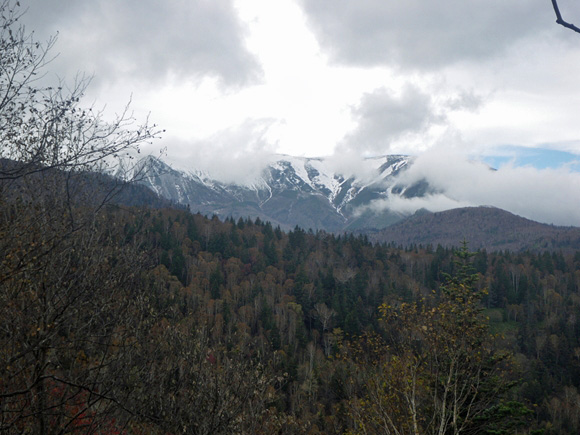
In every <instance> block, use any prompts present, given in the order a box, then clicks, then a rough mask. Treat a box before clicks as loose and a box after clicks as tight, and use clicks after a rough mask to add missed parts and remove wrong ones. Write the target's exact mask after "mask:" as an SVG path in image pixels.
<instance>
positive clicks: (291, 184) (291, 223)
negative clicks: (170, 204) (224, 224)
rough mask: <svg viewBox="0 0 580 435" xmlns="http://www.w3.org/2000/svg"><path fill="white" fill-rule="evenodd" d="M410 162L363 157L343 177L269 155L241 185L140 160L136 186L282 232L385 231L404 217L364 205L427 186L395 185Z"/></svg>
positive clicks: (320, 161)
mask: <svg viewBox="0 0 580 435" xmlns="http://www.w3.org/2000/svg"><path fill="white" fill-rule="evenodd" d="M412 161H413V158H412V157H409V156H402V155H390V156H383V157H376V158H368V159H365V160H364V162H363V164H364V165H365V166H366V168H363V169H362V170H361V171H360V172H361V173H364V174H365V175H364V176H363V175H358V176H356V175H353V176H344V175H342V174H340V173H338V172H337V171H336V170H334V169H333V164H332V162H331V161H329V160H327V159H324V158H305V157H291V156H285V155H277V156H273V158H272V159H271V161H270V162H269V164H267V165H266V166H265V167H264V168H263V170H262V171H261V172H260V173H256V174H255V175H254V176H253V177H252V178H251V179H246V180H245V181H243V182H236V183H232V182H224V181H219V180H218V179H217V178H216V177H212V176H211V174H209V173H207V172H203V171H201V170H199V169H196V168H191V169H187V170H183V169H182V170H178V169H174V168H172V167H171V166H169V165H167V164H166V163H164V162H163V161H161V160H159V159H154V158H151V157H147V158H145V159H143V160H142V162H141V167H142V169H144V170H143V177H142V180H141V182H142V183H143V184H145V185H146V186H148V187H149V188H151V189H152V190H153V191H155V192H156V193H157V194H158V195H160V196H162V197H165V198H168V199H170V200H172V201H175V202H178V203H181V204H184V205H187V206H188V207H189V208H190V210H191V211H192V212H200V213H202V214H207V215H213V214H215V215H217V216H219V217H220V218H222V219H225V218H227V217H230V216H232V217H234V218H236V219H237V218H239V217H244V218H246V217H251V218H256V217H259V218H260V219H262V220H267V221H270V222H272V223H273V224H275V225H276V224H278V225H280V226H281V227H282V228H293V227H295V226H296V225H298V226H300V227H302V228H312V229H323V230H327V231H342V230H347V229H362V228H384V227H386V226H388V225H390V224H392V223H394V222H396V221H399V220H400V219H401V218H403V216H402V215H400V214H398V213H394V212H391V211H388V210H387V211H383V212H381V214H380V215H377V214H376V213H370V212H368V210H367V212H365V206H368V205H370V204H371V203H372V202H373V201H375V200H381V199H386V198H388V197H389V195H401V196H408V195H414V196H416V195H421V194H422V193H424V190H425V188H426V187H427V186H420V185H416V186H408V187H406V186H400V185H397V184H396V181H395V180H396V177H395V176H396V175H397V174H398V173H400V172H401V171H404V170H405V169H406V168H407V167H409V165H410V164H411V163H412Z"/></svg>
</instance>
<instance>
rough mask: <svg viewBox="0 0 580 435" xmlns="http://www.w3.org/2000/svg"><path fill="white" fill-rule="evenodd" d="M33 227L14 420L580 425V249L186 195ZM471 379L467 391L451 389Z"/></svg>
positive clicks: (249, 425) (7, 402) (17, 427)
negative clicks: (394, 232)
mask: <svg viewBox="0 0 580 435" xmlns="http://www.w3.org/2000/svg"><path fill="white" fill-rule="evenodd" d="M3 207H5V206H3ZM3 212H4V213H6V212H7V210H6V208H3ZM4 216H6V215H4ZM4 222H6V221H4ZM27 224H28V225H29V224H30V222H28V223H27ZM4 228H5V230H6V227H4ZM27 228H30V227H27ZM12 231H15V230H12ZM58 231H61V230H60V229H59V230H58ZM4 234H6V233H4ZM27 234H28V233H27ZM89 234H90V235H92V236H95V235H98V236H99V237H96V238H92V237H91V238H90V239H91V241H90V242H89V238H88V237H87V236H88V235H89ZM13 237H16V235H15V236H13ZM17 237H18V239H17V240H18V243H15V242H16V239H14V238H12V239H11V243H10V246H12V247H13V248H12V249H9V248H8V246H7V245H6V244H5V245H3V246H4V247H3V251H2V252H3V263H2V265H3V275H2V276H3V278H2V298H3V300H2V307H3V308H2V347H1V348H2V366H1V373H2V377H1V379H2V384H1V386H2V393H1V394H2V408H1V416H0V417H1V424H2V427H3V429H4V430H5V431H7V432H8V433H22V432H27V431H32V432H38V430H39V428H40V427H42V428H43V429H42V430H43V431H45V433H53V432H54V433H57V432H58V433H60V432H61V431H64V432H73V433H87V432H89V433H115V431H117V432H118V433H127V434H131V433H182V432H184V431H185V432H186V433H337V434H339V433H392V432H389V431H388V427H389V424H390V425H391V429H392V428H393V427H398V428H399V430H401V433H435V432H437V430H438V428H439V426H440V425H441V424H444V427H446V431H445V433H513V432H514V431H515V430H516V429H515V428H516V427H517V428H518V429H517V430H519V433H535V432H533V430H535V429H545V433H576V432H577V430H578V428H579V427H580V426H579V425H580V417H579V416H580V412H579V411H580V405H579V403H580V395H579V394H578V391H577V388H578V383H579V382H580V362H579V357H578V355H579V352H580V351H579V349H580V343H579V335H580V334H579V333H580V327H579V325H578V321H577V312H578V305H579V303H580V302H579V301H580V289H579V283H580V273H579V270H580V253H577V254H575V255H562V254H559V253H553V254H550V253H544V254H541V255H536V254H532V253H521V254H517V255H514V254H510V253H507V252H506V253H486V252H485V251H479V252H477V253H476V254H475V255H474V256H473V257H470V256H469V255H467V251H466V250H465V249H462V248H460V249H459V251H458V252H459V257H457V255H455V256H454V255H453V253H452V251H451V250H448V249H443V248H441V247H438V248H433V247H412V248H408V249H400V248H396V247H389V246H385V245H376V246H373V245H371V244H370V243H369V242H368V241H367V240H366V239H365V238H363V237H354V236H352V235H344V236H333V235H328V234H325V233H316V234H313V233H311V232H305V231H304V230H302V229H299V228H296V229H295V230H294V231H291V232H288V233H284V232H282V231H280V230H279V229H278V228H272V226H271V225H270V224H269V223H264V222H260V221H252V220H244V219H240V220H238V221H234V220H231V219H230V220H228V221H226V222H221V221H219V220H218V219H217V218H214V219H208V218H205V217H203V216H201V215H191V214H189V213H187V212H185V211H178V210H172V209H161V210H147V209H145V210H137V209H125V210H124V209H118V208H112V209H108V208H107V209H106V211H103V212H102V213H101V214H100V215H99V219H97V221H95V226H94V228H93V229H91V231H90V232H88V233H87V232H85V231H82V232H78V233H75V235H71V236H70V237H67V238H65V239H64V240H60V241H59V243H58V244H57V245H51V239H54V237H53V236H52V235H50V234H45V235H42V234H36V235H35V236H34V237H30V238H28V236H27V238H25V236H24V233H19V234H18V236H17ZM49 246H50V248H48V247H49ZM33 252H34V256H32V255H33ZM31 256H32V257H31ZM454 259H455V260H459V262H458V263H457V262H454ZM470 264H471V265H472V266H473V271H470V266H469V265H470ZM10 271H11V272H10ZM472 272H473V273H475V274H476V276H474V275H473V274H472ZM447 273H449V274H451V275H450V276H452V277H454V278H445V277H446V276H447V275H446V274H447ZM442 284H445V286H444V287H442V286H441V285H442ZM475 352H476V353H477V355H478V357H477V358H472V357H469V358H467V359H465V358H466V356H467V355H471V354H472V353H475ZM455 356H456V357H457V358H455ZM452 357H453V358H452ZM454 364H455V366H454ZM453 367H455V368H456V369H457V371H453V370H452V369H453ZM448 370H451V371H449V372H447V371H448ZM441 372H444V373H452V374H453V375H452V376H451V375H449V376H450V378H449V379H450V380H451V381H452V382H447V383H446V382H443V381H441V379H442V378H441V376H442V375H441ZM437 373H440V374H439V375H437ZM378 379H382V381H381V382H377V380H378ZM473 379H476V382H474V383H471V380H473ZM395 380H396V382H397V383H398V384H395V383H394V381H395ZM456 385H463V387H464V388H467V387H469V394H468V395H467V396H466V397H464V398H463V399H462V401H461V402H460V401H458V402H457V403H455V404H454V405H453V406H452V405H451V400H450V396H448V397H447V399H446V400H447V404H446V405H444V404H443V396H441V397H440V398H439V399H433V397H432V395H433V394H435V393H437V394H443V393H444V392H445V391H451V387H452V386H453V387H455V386H456ZM410 386H412V387H413V388H411V387H410ZM410 397H414V398H416V404H415V405H414V408H410V407H409V406H408V401H407V399H409V398H410ZM467 410H470V413H468V412H467ZM445 412H447V416H446V417H445V416H444V414H445ZM454 412H455V413H456V414H455V419H456V420H455V422H454V420H453V419H450V418H451V417H452V416H453V415H454V414H453V413H454ZM386 416H388V417H389V418H391V419H393V421H392V422H391V423H388V420H385V418H386ZM458 422H461V424H462V425H464V426H465V427H464V428H463V430H459V429H457V428H456V427H455V426H453V425H454V424H459V423H458ZM520 423H521V424H520ZM414 424H415V425H416V430H415V429H414V426H413V425H414ZM40 425H41V426H40ZM510 425H514V426H513V427H512V426H510ZM493 430H496V431H497V432H493ZM502 430H504V432H502Z"/></svg>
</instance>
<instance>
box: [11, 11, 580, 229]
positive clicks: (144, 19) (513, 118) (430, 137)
mask: <svg viewBox="0 0 580 435" xmlns="http://www.w3.org/2000/svg"><path fill="white" fill-rule="evenodd" d="M20 3H21V4H22V6H23V7H25V8H28V12H27V13H26V15H25V16H24V18H23V21H24V22H25V23H26V25H27V28H28V29H29V30H34V31H35V37H36V38H37V39H40V40H45V39H46V38H48V37H49V36H50V35H54V34H56V33H57V32H58V42H57V45H56V47H55V50H54V53H55V54H56V53H59V56H58V57H57V59H55V61H54V62H53V64H52V65H51V73H53V74H54V75H58V76H59V77H64V78H65V79H67V80H69V81H70V80H72V79H73V78H74V76H75V74H76V73H77V72H79V71H81V72H85V73H88V74H90V75H93V76H94V78H93V82H92V85H91V87H90V88H89V92H88V95H87V101H89V102H91V103H92V102H94V103H95V104H96V106H97V107H100V106H104V105H105V104H106V105H107V111H108V112H109V113H113V112H115V111H119V110H120V109H121V108H122V106H123V105H124V104H125V103H126V102H127V100H128V99H129V98H130V97H131V96H132V107H133V109H134V110H135V112H136V115H137V116H138V117H144V116H145V115H146V114H147V113H149V112H150V113H151V120H152V121H153V122H155V123H157V124H159V125H160V126H161V127H162V128H164V129H166V130H167V132H166V134H165V135H164V137H163V140H162V141H159V142H158V143H157V146H158V147H161V146H163V147H167V154H168V158H169V159H172V160H173V161H177V162H180V164H181V165H183V164H184V162H192V164H193V162H201V161H206V162H209V161H211V162H212V163H213V164H216V162H217V164H220V160H219V159H218V160H216V159H215V156H216V155H219V156H222V157H223V158H227V159H241V160H239V161H240V162H242V163H243V165H242V166H244V167H252V166H251V165H252V162H254V165H255V162H260V161H261V156H263V155H265V154H268V153H273V152H276V153H285V154H290V155H297V156H334V158H335V159H336V160H337V161H343V162H345V161H346V162H348V161H350V160H353V159H356V158H360V156H374V155H382V154H393V153H397V154H412V155H418V156H420V159H421V161H422V162H424V164H425V165H427V166H429V164H430V163H431V162H437V163H438V165H434V163H433V167H436V166H437V167H439V166H441V165H442V169H441V171H443V172H442V175H445V173H447V172H446V171H447V168H446V166H448V165H452V164H456V163H457V165H460V166H461V165H463V164H464V163H465V161H466V160H471V161H473V160H476V161H478V160H482V161H484V162H486V163H488V164H490V165H493V166H495V167H497V168H499V169H500V170H499V171H497V173H496V174H499V175H497V176H496V178H495V179H493V181H490V180H488V179H487V178H486V177H485V176H484V177H483V178H482V179H481V183H475V184H474V185H473V189H474V192H475V191H478V192H480V191H485V190H486V189H487V191H488V192H490V191H491V190H490V189H492V188H493V189H495V190H494V194H496V195H501V194H502V189H504V190H509V189H510V185H509V184H508V183H509V182H511V181H512V180H514V179H517V180H519V181H518V186H517V189H516V190H509V192H506V194H505V195H504V196H503V197H502V200H501V201H496V202H497V203H498V204H501V206H502V208H506V209H508V210H510V211H513V212H517V213H520V214H525V215H526V216H527V217H532V218H537V219H540V215H541V216H542V217H541V219H542V221H551V222H554V223H563V224H574V225H580V193H579V192H580V184H578V170H579V165H578V160H580V119H579V115H580V106H579V102H580V83H579V79H580V34H577V33H574V32H571V31H570V30H567V29H565V28H563V27H561V26H558V25H557V24H555V15H554V11H553V9H552V5H551V2H550V0H525V1H524V0H512V1H506V0H469V1H465V0H442V1H438V2H435V1H432V0H404V1H403V0H400V1H384V0H356V1H352V0H188V1H183V0H163V1H160V0H21V1H20ZM560 9H561V11H562V14H563V16H564V18H565V19H568V21H571V22H573V23H576V24H578V23H580V3H578V1H577V0H560ZM442 156H445V159H446V163H442V162H441V159H442ZM459 162H461V164H460V163H459ZM208 164H209V163H208ZM237 166H239V165H237ZM469 172H470V171H467V173H465V171H456V172H455V173H454V176H457V177H460V176H466V177H467V176H470V175H472V174H470V173H469ZM476 172H477V171H476ZM556 175H557V176H556ZM433 177H435V178H437V176H436V175H433ZM514 177H515V178H514ZM522 177H523V178H522ZM458 181H460V180H458ZM486 183H487V184H486ZM490 183H491V184H490ZM558 183H560V184H558ZM574 183H576V184H574ZM542 186H549V187H545V188H543V187H542ZM514 189H515V188H514ZM526 189H527V190H526ZM554 189H559V190H560V191H561V192H562V194H563V198H565V199H566V201H565V202H566V206H565V207H564V206H563V205H562V207H564V209H565V210H564V209H562V210H561V213H560V212H558V210H556V211H554V210H552V212H551V213H550V216H552V217H545V215H546V213H543V214H540V213H536V214H534V213H530V212H527V211H526V212H524V211H525V210H528V209H532V208H533V207H532V205H533V204H532V203H531V202H530V204H528V205H526V206H525V207H519V208H518V207H517V206H514V205H512V206H511V209H510V207H506V206H505V204H506V203H507V204H508V205H509V204H510V198H512V200H513V198H518V195H520V194H521V192H522V191H523V192H527V195H528V196H529V197H530V198H531V197H533V198H534V204H536V208H537V203H538V201H541V200H542V198H544V197H545V198H550V199H552V200H553V199H554V198H553V194H552V195H551V193H550V191H552V192H553V191H554ZM457 195H458V196H456V197H454V198H451V200H452V201H456V202H457V203H461V204H464V202H465V201H464V199H465V197H464V196H461V195H459V194H457ZM550 195H551V196H550ZM475 196H476V197H477V195H475ZM484 196H485V195H484ZM484 200H487V197H486V198H480V199H478V200H477V201H478V202H481V201H484ZM520 200H521V199H520ZM473 201H475V200H472V201H471V202H469V201H467V202H468V203H469V204H471V205H477V204H475V203H474V202H473ZM492 202H493V201H490V202H489V203H488V204H490V205H498V204H491V203H492ZM498 206H500V205H498ZM556 208H558V207H556ZM553 215H554V216H555V217H553Z"/></svg>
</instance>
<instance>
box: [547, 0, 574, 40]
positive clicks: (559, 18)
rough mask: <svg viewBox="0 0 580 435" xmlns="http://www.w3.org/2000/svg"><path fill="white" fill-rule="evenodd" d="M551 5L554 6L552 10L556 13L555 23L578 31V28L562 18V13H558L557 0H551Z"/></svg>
mask: <svg viewBox="0 0 580 435" xmlns="http://www.w3.org/2000/svg"><path fill="white" fill-rule="evenodd" d="M552 6H554V12H555V13H556V23H558V24H560V25H561V26H564V27H566V28H568V29H570V30H573V31H574V32H577V33H580V28H579V27H576V26H575V25H574V24H571V23H568V22H567V21H564V20H563V19H562V14H561V13H560V8H559V7H558V2H557V0H552Z"/></svg>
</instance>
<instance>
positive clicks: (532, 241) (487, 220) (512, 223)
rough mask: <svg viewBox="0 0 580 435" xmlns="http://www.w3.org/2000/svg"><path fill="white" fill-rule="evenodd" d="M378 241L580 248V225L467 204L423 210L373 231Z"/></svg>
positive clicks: (490, 247) (512, 248)
mask: <svg viewBox="0 0 580 435" xmlns="http://www.w3.org/2000/svg"><path fill="white" fill-rule="evenodd" d="M369 238H370V239H371V240H373V241H375V242H385V243H395V244H397V245H403V246H409V245H420V244H421V245H429V244H430V245H433V246H437V245H442V246H446V247H450V246H458V245H459V243H461V241H463V240H464V239H465V240H466V241H467V242H468V243H469V247H470V249H472V250H476V249H480V248H484V249H486V250H488V251H500V250H509V251H512V252H518V251H522V250H531V251H554V250H563V251H574V250H580V228H577V227H558V226H553V225H546V224H541V223H538V222H534V221H532V220H529V219H525V218H523V217H520V216H516V215H514V214H512V213H509V212H507V211H505V210H501V209H499V208H495V207H467V208H458V209H454V210H448V211H443V212H438V213H430V212H425V211H422V212H420V213H416V214H415V215H413V216H410V217H408V218H406V219H404V220H402V221H400V222H398V223H395V224H393V225H391V226H390V227H388V228H385V229H383V230H380V231H376V232H373V233H371V234H369Z"/></svg>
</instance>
